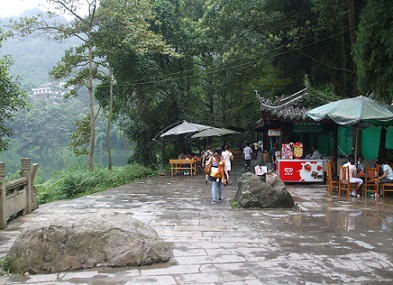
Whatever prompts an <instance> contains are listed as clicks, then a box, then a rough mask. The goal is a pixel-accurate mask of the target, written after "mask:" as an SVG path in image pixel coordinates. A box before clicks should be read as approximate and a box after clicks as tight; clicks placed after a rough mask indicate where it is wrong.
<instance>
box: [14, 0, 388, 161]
mask: <svg viewBox="0 0 393 285" xmlns="http://www.w3.org/2000/svg"><path fill="white" fill-rule="evenodd" d="M57 2H60V3H63V4H65V5H64V6H60V7H59V8H60V11H63V12H64V11H66V12H67V11H68V12H70V11H69V10H67V7H66V6H67V5H66V4H67V1H57ZM71 2H75V3H77V2H78V1H76V0H75V1H71ZM91 2H92V5H91V6H89V8H88V9H89V11H86V12H89V13H84V14H83V15H87V16H80V17H77V16H79V14H75V13H74V12H73V11H71V15H74V16H75V17H74V19H75V20H72V21H69V22H68V23H59V22H56V23H55V22H54V24H53V25H54V26H55V25H57V26H56V28H59V27H61V28H62V29H61V30H62V33H58V31H59V30H60V29H57V30H51V31H52V32H53V31H56V32H57V33H55V34H54V38H55V39H56V40H64V39H73V38H78V37H79V40H80V41H81V43H78V44H76V45H75V46H73V47H72V48H69V49H67V50H66V52H63V57H62V58H61V59H57V60H58V62H57V64H56V65H55V66H54V67H53V68H52V69H51V72H50V75H51V76H52V77H53V78H56V79H58V80H60V79H64V80H67V82H68V84H69V86H71V85H72V86H76V87H77V88H75V89H74V90H75V92H71V93H70V94H69V95H70V98H72V97H75V96H80V93H78V92H77V91H79V90H82V89H83V88H84V89H83V90H88V91H89V92H91V93H90V97H89V100H88V101H89V106H88V107H87V108H88V109H86V111H84V114H85V115H86V116H87V117H84V118H80V121H79V123H80V124H79V131H80V134H83V136H84V137H85V139H84V140H82V145H83V144H84V147H85V148H86V149H87V153H89V155H90V154H91V153H94V149H95V146H96V145H95V143H96V142H97V137H96V135H97V132H95V126H94V117H95V114H96V112H97V111H99V110H100V111H101V112H102V113H103V114H105V115H106V118H107V119H108V120H109V122H110V123H111V122H112V120H115V121H116V122H118V123H119V126H120V127H121V129H122V131H123V132H124V135H125V137H126V138H127V141H129V142H131V141H132V142H134V143H135V152H134V153H133V155H132V157H131V160H132V161H135V162H139V163H142V164H144V165H148V166H157V164H158V162H159V155H158V154H159V152H160V145H159V144H157V142H156V141H153V140H152V138H154V137H155V136H156V135H157V134H158V133H159V132H160V131H161V130H163V129H164V128H166V127H167V126H168V125H171V124H173V123H175V122H179V121H182V120H187V121H191V122H197V123H202V124H208V125H214V126H217V127H228V126H236V127H242V128H244V129H246V130H247V131H246V132H245V133H244V134H243V137H242V140H243V141H244V140H249V141H250V140H254V139H256V136H257V135H256V133H255V131H254V124H255V122H256V121H257V120H258V119H260V111H259V104H258V101H257V100H256V98H255V90H257V91H258V92H259V93H260V94H263V96H264V97H266V98H270V99H271V100H274V99H275V98H276V96H280V95H282V94H285V95H289V94H292V93H294V92H296V91H299V90H301V89H303V88H304V87H305V80H306V78H307V80H308V81H307V82H309V84H310V85H311V86H313V88H316V89H319V90H321V91H322V92H323V91H324V90H328V91H327V92H328V93H327V94H330V93H329V92H331V91H333V92H334V93H335V94H336V95H337V96H339V97H341V98H346V97H354V96H358V95H369V94H371V93H373V96H374V98H375V99H377V100H380V101H383V102H385V103H391V101H392V98H393V85H392V83H391V82H392V81H391V80H390V78H391V77H392V72H393V69H392V64H391V62H392V57H393V53H392V49H391V47H392V46H393V45H392V43H391V41H392V38H393V37H392V34H393V30H392V29H393V28H392V25H391V23H392V20H393V2H391V1H388V0H378V1H377V0H361V1H354V0H348V1H339V0H299V1H288V0H194V1H186V0H184V1H181V0H180V1H179V0H155V1H131V0H117V1H115V0H101V1H99V5H98V2H97V1H91ZM43 23H44V22H43V21H42V20H40V19H34V20H31V19H30V21H29V20H26V19H25V20H22V21H19V22H14V23H13V25H12V31H13V35H14V36H16V35H19V36H20V35H23V36H27V35H29V36H31V35H35V34H36V32H37V31H38V30H39V29H38V28H39V27H41V28H42V27H43ZM45 23H48V22H45ZM48 27H49V26H48V25H47V26H46V28H47V30H46V31H47V32H48V33H49V28H48ZM81 34H83V35H84V36H80V35H81ZM15 46H18V43H15ZM48 55H49V54H48ZM32 70H34V68H32ZM25 72H29V74H28V75H26V76H24V77H25V78H27V77H28V78H33V76H30V71H29V70H27V69H26V70H25ZM31 72H34V71H31ZM20 75H23V74H22V72H21V74H20ZM36 82H38V80H36ZM22 86H31V83H28V84H26V85H25V84H23V85H22ZM82 87H83V88H82ZM85 93H86V92H85ZM93 95H94V97H93ZM68 100H69V99H67V100H66V102H69V103H66V104H71V101H68ZM93 103H94V104H93ZM94 106H95V107H94ZM52 107H53V108H55V106H52ZM52 107H50V108H52ZM71 109H72V108H71ZM66 110H68V108H65V107H64V108H60V109H58V110H56V109H53V110H51V112H55V113H56V114H58V116H59V117H61V116H62V114H67V113H65V111H66ZM48 111H49V110H48ZM69 111H70V112H71V110H69ZM69 114H72V113H69ZM66 116H72V118H73V119H75V120H77V119H79V118H78V116H76V115H66ZM42 121H43V122H42V123H43V124H47V122H45V120H42ZM10 126H11V128H14V127H15V125H10ZM65 128H67V129H68V128H70V127H69V126H66V127H65ZM107 131H110V132H112V131H114V130H113V129H112V130H111V129H110V128H109V129H107ZM62 135H64V137H63V138H62V140H63V141H64V140H65V141H71V140H72V138H71V137H70V135H69V133H63V134H62ZM111 136H113V135H111ZM89 140H90V143H89ZM74 141H75V139H74ZM31 143H34V142H33V141H32V142H31ZM187 143H190V142H189V139H188V138H187V137H183V136H178V137H170V138H165V140H164V144H163V147H164V150H163V154H164V160H166V159H167V158H168V157H173V156H174V155H175V154H177V153H178V152H179V150H180V149H181V148H182V147H184V145H185V144H187ZM194 143H195V142H194ZM198 143H200V144H204V143H207V142H198ZM76 145H77V144H76ZM51 146H55V144H54V143H53V144H51ZM28 147H39V146H37V145H34V146H33V145H31V144H29V145H28ZM112 147H114V145H112Z"/></svg>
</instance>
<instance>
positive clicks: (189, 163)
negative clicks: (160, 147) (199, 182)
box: [169, 159, 197, 176]
mask: <svg viewBox="0 0 393 285" xmlns="http://www.w3.org/2000/svg"><path fill="white" fill-rule="evenodd" d="M169 165H170V169H171V174H172V176H173V175H176V174H178V172H179V171H180V170H184V171H188V172H189V173H190V175H191V176H193V175H195V174H196V170H197V162H196V160H194V159H170V160H169Z"/></svg>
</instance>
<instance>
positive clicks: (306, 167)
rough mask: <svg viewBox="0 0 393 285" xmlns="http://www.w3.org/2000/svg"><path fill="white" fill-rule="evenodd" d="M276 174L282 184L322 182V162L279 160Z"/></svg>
mask: <svg viewBox="0 0 393 285" xmlns="http://www.w3.org/2000/svg"><path fill="white" fill-rule="evenodd" d="M278 173H279V176H280V178H281V180H282V181H284V182H323V181H324V162H323V161H322V160H279V161H278Z"/></svg>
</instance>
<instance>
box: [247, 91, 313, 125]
mask: <svg viewBox="0 0 393 285" xmlns="http://www.w3.org/2000/svg"><path fill="white" fill-rule="evenodd" d="M255 93H256V97H257V99H258V101H259V103H260V104H261V106H260V110H261V111H262V112H268V113H269V114H270V115H271V116H275V117H277V118H282V119H286V120H304V119H305V117H306V112H307V111H308V108H307V102H306V100H304V99H305V97H306V96H307V95H308V93H307V88H304V89H302V90H300V91H299V92H296V93H294V94H292V95H290V96H287V97H284V96H282V97H279V98H276V100H275V101H274V102H272V101H271V100H269V99H266V98H264V97H262V96H261V95H259V93H258V91H256V90H255Z"/></svg>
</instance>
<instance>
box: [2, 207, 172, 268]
mask: <svg viewBox="0 0 393 285" xmlns="http://www.w3.org/2000/svg"><path fill="white" fill-rule="evenodd" d="M7 257H8V258H7V260H9V262H10V264H9V268H11V271H12V272H13V273H25V272H30V273H49V272H60V271H69V270H79V269H85V268H92V267H100V266H102V267H106V266H110V267H125V266H140V265H149V264H153V263H161V262H166V261H168V260H169V259H170V258H171V257H172V252H171V250H170V249H169V248H168V246H167V245H166V244H165V243H164V241H163V240H162V239H161V238H160V237H159V236H158V235H157V233H156V232H155V231H154V230H153V229H152V228H150V227H149V226H147V225H145V224H144V223H142V222H140V221H138V220H136V219H134V218H132V217H131V216H129V215H125V214H111V215H109V214H108V215H100V216H98V215H87V214H84V215H75V216H71V218H70V216H69V215H67V216H64V217H56V218H55V219H53V220H51V221H47V222H42V221H40V222H39V223H37V224H35V223H32V224H31V225H30V226H29V227H28V228H26V229H25V230H24V231H23V232H22V233H21V234H20V236H19V237H18V239H17V240H16V241H15V243H14V244H13V246H12V247H11V249H10V251H9V252H8V254H7Z"/></svg>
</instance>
